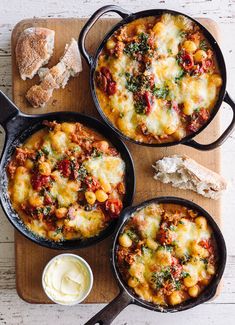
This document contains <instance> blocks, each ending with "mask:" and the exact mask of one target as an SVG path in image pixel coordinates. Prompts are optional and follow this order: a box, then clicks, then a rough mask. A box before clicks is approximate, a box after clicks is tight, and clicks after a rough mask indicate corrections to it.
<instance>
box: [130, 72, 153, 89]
mask: <svg viewBox="0 0 235 325" xmlns="http://www.w3.org/2000/svg"><path fill="white" fill-rule="evenodd" d="M125 76H126V89H127V90H129V91H131V92H132V93H136V92H137V91H140V90H142V91H143V90H149V89H150V78H149V76H146V75H143V74H141V75H138V76H132V75H130V73H128V72H127V73H126V74H125Z"/></svg>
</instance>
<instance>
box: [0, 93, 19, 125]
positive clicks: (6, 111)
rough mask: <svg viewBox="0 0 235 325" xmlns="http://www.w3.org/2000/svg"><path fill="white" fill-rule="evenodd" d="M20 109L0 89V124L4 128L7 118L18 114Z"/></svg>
mask: <svg viewBox="0 0 235 325" xmlns="http://www.w3.org/2000/svg"><path fill="white" fill-rule="evenodd" d="M19 113H20V111H19V110H18V108H17V107H16V106H15V104H13V103H12V101H11V100H10V99H9V98H8V97H7V96H6V95H5V94H4V93H3V92H2V91H1V90H0V124H1V125H2V126H3V127H4V129H5V128H6V124H7V122H8V121H9V120H11V119H12V118H14V117H16V116H17V115H19Z"/></svg>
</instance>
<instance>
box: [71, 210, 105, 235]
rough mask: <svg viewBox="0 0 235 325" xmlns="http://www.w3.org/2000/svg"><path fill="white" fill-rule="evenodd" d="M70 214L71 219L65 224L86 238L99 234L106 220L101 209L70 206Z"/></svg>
mask: <svg viewBox="0 0 235 325" xmlns="http://www.w3.org/2000/svg"><path fill="white" fill-rule="evenodd" d="M69 216H70V220H66V221H65V225H66V226H68V227H71V228H74V229H75V230H76V231H79V232H80V233H81V235H82V236H83V237H86V238H89V237H93V236H95V235H96V234H98V233H99V232H100V231H101V230H102V228H103V224H104V222H105V216H104V213H103V212H102V210H100V209H95V210H92V211H84V210H82V209H80V208H70V210H69Z"/></svg>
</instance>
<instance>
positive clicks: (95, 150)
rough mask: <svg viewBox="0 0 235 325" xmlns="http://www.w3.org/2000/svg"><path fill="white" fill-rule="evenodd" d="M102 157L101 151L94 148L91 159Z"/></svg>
mask: <svg viewBox="0 0 235 325" xmlns="http://www.w3.org/2000/svg"><path fill="white" fill-rule="evenodd" d="M102 156H103V152H102V151H100V150H98V149H96V148H94V149H93V151H92V153H91V157H93V158H100V157H102Z"/></svg>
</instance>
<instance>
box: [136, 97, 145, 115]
mask: <svg viewBox="0 0 235 325" xmlns="http://www.w3.org/2000/svg"><path fill="white" fill-rule="evenodd" d="M145 107H146V104H145V103H144V102H143V101H141V100H139V101H138V102H135V103H134V108H135V112H136V113H137V114H144V113H145Z"/></svg>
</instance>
